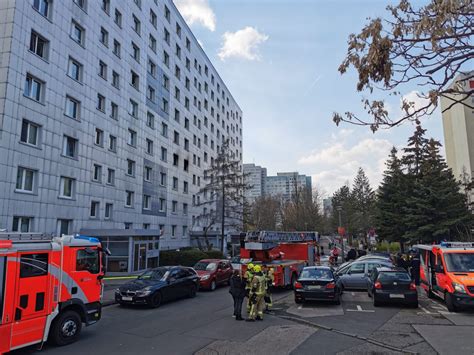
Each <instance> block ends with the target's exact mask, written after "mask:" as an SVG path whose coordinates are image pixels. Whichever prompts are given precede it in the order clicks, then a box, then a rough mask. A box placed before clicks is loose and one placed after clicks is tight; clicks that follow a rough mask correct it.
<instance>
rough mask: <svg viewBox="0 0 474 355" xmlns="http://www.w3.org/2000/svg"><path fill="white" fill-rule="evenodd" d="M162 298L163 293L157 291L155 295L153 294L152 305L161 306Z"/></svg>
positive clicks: (154, 306) (153, 306)
mask: <svg viewBox="0 0 474 355" xmlns="http://www.w3.org/2000/svg"><path fill="white" fill-rule="evenodd" d="M161 299H162V297H161V293H160V292H156V293H155V294H154V295H153V296H151V300H150V306H151V307H152V308H158V307H159V306H161Z"/></svg>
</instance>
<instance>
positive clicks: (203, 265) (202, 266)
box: [194, 261, 217, 271]
mask: <svg viewBox="0 0 474 355" xmlns="http://www.w3.org/2000/svg"><path fill="white" fill-rule="evenodd" d="M215 269H217V264H216V263H209V262H207V261H200V262H198V263H197V264H196V265H194V270H201V271H214V270H215Z"/></svg>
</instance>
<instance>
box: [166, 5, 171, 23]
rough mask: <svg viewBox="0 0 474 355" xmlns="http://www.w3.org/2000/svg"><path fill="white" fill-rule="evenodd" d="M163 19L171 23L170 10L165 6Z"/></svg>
mask: <svg viewBox="0 0 474 355" xmlns="http://www.w3.org/2000/svg"><path fill="white" fill-rule="evenodd" d="M165 19H166V20H167V21H168V22H171V12H170V9H168V6H166V5H165Z"/></svg>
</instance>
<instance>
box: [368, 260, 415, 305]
mask: <svg viewBox="0 0 474 355" xmlns="http://www.w3.org/2000/svg"><path fill="white" fill-rule="evenodd" d="M367 292H368V294H369V297H372V298H373V300H374V306H379V305H380V304H382V303H404V304H407V305H410V306H412V307H415V308H416V307H418V292H417V290H416V285H415V283H414V282H412V280H411V277H410V274H409V273H408V272H407V271H406V270H405V269H403V268H399V267H392V268H387V267H380V268H375V269H374V270H372V273H371V274H370V277H369V280H368V286H367Z"/></svg>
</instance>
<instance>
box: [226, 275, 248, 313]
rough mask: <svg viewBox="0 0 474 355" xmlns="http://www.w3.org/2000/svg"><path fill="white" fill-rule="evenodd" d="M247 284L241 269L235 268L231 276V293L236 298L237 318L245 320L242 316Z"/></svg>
mask: <svg viewBox="0 0 474 355" xmlns="http://www.w3.org/2000/svg"><path fill="white" fill-rule="evenodd" d="M245 286H246V282H245V280H244V279H243V278H242V276H241V274H240V271H239V270H234V273H233V274H232V277H231V278H230V289H229V293H230V294H231V295H232V298H233V299H234V316H235V320H243V318H242V303H243V302H244V298H245Z"/></svg>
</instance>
